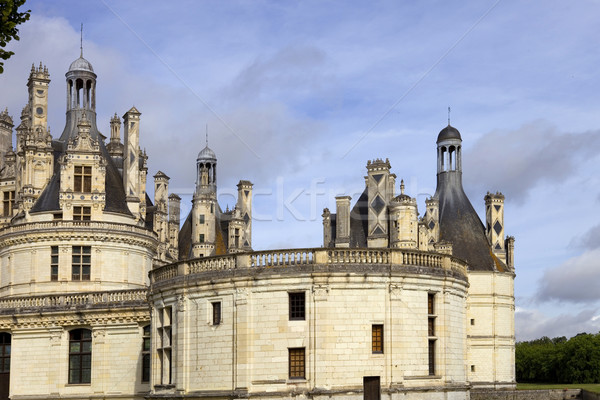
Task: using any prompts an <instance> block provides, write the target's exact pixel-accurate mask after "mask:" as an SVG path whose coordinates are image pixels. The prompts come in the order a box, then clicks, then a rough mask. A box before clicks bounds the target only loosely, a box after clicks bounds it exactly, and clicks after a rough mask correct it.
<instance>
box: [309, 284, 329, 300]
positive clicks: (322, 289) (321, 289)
mask: <svg viewBox="0 0 600 400" xmlns="http://www.w3.org/2000/svg"><path fill="white" fill-rule="evenodd" d="M312 292H313V295H314V297H315V300H317V301H321V300H327V296H328V295H329V285H314V286H313V288H312Z"/></svg>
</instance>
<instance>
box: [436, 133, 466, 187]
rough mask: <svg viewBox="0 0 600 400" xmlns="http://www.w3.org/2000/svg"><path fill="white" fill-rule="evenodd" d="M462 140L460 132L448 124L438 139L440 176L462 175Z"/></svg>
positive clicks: (438, 171) (438, 170) (438, 169)
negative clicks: (448, 174)
mask: <svg viewBox="0 0 600 400" xmlns="http://www.w3.org/2000/svg"><path fill="white" fill-rule="evenodd" d="M461 148H462V139H461V137H460V132H459V131H458V129H456V128H455V127H453V126H451V125H450V124H448V126H447V127H445V128H444V129H442V130H441V131H440V133H439V135H438V138H437V152H438V153H437V159H438V168H437V173H438V175H439V174H441V173H444V172H458V173H459V174H460V173H462V149H461Z"/></svg>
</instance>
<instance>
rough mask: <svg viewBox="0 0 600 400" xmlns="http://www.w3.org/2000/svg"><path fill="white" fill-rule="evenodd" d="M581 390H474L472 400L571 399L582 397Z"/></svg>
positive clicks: (593, 399) (592, 399)
mask: <svg viewBox="0 0 600 400" xmlns="http://www.w3.org/2000/svg"><path fill="white" fill-rule="evenodd" d="M581 392H582V391H581V389H558V390H472V391H471V400H571V399H581V398H582V397H581ZM596 399H597V397H596V398H593V397H592V398H591V400H596Z"/></svg>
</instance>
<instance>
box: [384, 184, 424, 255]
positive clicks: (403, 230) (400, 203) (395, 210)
mask: <svg viewBox="0 0 600 400" xmlns="http://www.w3.org/2000/svg"><path fill="white" fill-rule="evenodd" d="M389 214H390V223H389V225H390V226H389V229H390V247H401V248H410V249H415V248H417V245H418V243H419V241H418V233H419V231H418V223H419V220H418V212H417V200H416V199H413V198H412V197H410V196H408V195H407V194H404V181H401V183H400V194H399V195H398V196H397V197H395V198H393V199H392V201H391V202H390V206H389Z"/></svg>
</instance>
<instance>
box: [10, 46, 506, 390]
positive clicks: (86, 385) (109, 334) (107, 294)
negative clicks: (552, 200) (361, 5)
mask: <svg viewBox="0 0 600 400" xmlns="http://www.w3.org/2000/svg"><path fill="white" fill-rule="evenodd" d="M96 79H97V76H96V74H95V73H94V69H93V67H92V65H91V63H90V62H89V61H87V60H86V59H85V58H84V57H83V52H82V54H81V56H80V57H79V58H78V59H76V60H75V61H74V62H73V63H71V65H70V67H69V70H68V71H67V73H66V89H67V90H66V123H65V128H64V130H63V132H62V134H61V135H60V137H57V138H54V137H53V136H52V135H51V133H50V131H49V129H48V126H47V110H48V88H49V83H50V75H49V73H48V70H47V68H46V67H44V66H42V65H41V64H40V66H39V67H32V69H31V73H30V75H29V80H28V82H27V87H28V94H29V97H28V103H27V105H26V106H25V108H24V109H23V111H22V113H21V121H20V123H19V125H18V126H17V128H16V146H15V147H14V148H13V143H12V138H13V128H14V121H13V120H12V118H11V117H10V116H9V114H8V111H4V112H2V113H0V153H1V154H2V157H1V159H0V160H1V161H0V163H1V164H0V191H1V192H2V193H1V197H2V202H0V216H1V217H0V399H6V398H9V397H10V398H11V399H22V400H33V399H36V400H37V399H41V398H43V399H58V398H71V399H84V398H85V399H91V398H102V399H111V398H114V399H117V398H118V399H134V398H135V399H141V398H143V397H146V398H175V397H177V398H182V397H185V398H237V397H244V398H246V397H248V398H257V399H258V398H261V399H262V398H290V397H301V398H305V397H312V398H323V399H325V398H332V397H333V398H356V399H359V398H361V397H363V398H365V399H379V398H380V397H381V396H384V397H387V398H403V399H404V398H406V399H422V398H427V399H438V398H439V399H442V398H443V399H446V398H452V399H468V398H469V393H470V391H471V390H474V389H476V388H478V387H481V388H495V389H502V388H513V387H514V385H515V373H514V294H513V291H514V290H513V280H514V261H513V251H514V239H513V238H511V237H508V238H505V237H504V218H503V215H504V197H503V196H502V195H501V194H499V193H497V194H489V193H488V195H487V196H486V197H485V204H486V223H487V227H484V226H483V225H482V223H481V221H480V220H479V217H478V216H477V214H476V213H475V211H474V209H473V207H472V205H471V203H470V202H469V200H468V198H467V197H466V195H465V193H464V191H463V189H462V182H461V176H462V162H461V158H462V153H461V143H462V141H461V136H460V133H459V132H458V130H456V129H455V128H453V127H451V126H448V127H446V128H444V129H443V130H442V131H441V132H440V134H439V136H438V139H437V159H438V184H437V191H436V193H435V195H434V196H433V197H432V198H430V199H428V200H427V201H426V210H425V214H424V216H423V217H422V218H419V217H418V211H417V203H416V200H415V199H414V198H411V197H410V196H409V195H408V194H406V193H404V185H403V184H401V185H400V188H401V192H400V194H399V195H396V193H395V187H396V182H395V178H396V176H395V175H394V174H393V173H391V172H390V169H391V166H390V163H389V161H387V160H386V161H383V160H379V159H378V160H374V161H371V162H369V163H368V164H367V176H366V177H365V183H366V184H365V190H364V192H363V193H362V195H361V196H360V197H359V198H358V199H356V201H355V204H354V206H353V207H351V204H352V199H351V198H350V197H348V196H340V197H337V198H336V212H335V213H331V212H330V211H329V210H327V209H325V210H324V212H323V247H322V248H309V249H305V248H299V249H290V250H270V251H253V250H252V187H253V185H252V183H251V182H249V181H245V180H242V181H240V182H239V184H238V199H237V203H236V205H235V207H234V208H233V209H232V210H226V211H225V212H224V211H223V210H222V209H221V207H220V206H219V204H218V202H217V157H216V155H215V153H214V152H213V151H212V150H211V149H210V148H208V146H206V147H205V148H204V149H203V150H202V151H200V153H199V154H198V158H197V162H196V176H197V178H196V184H195V187H196V189H195V192H194V194H193V199H192V209H191V211H190V213H189V215H188V216H187V217H186V218H185V220H184V222H183V224H181V221H180V215H179V214H180V201H181V199H180V197H179V196H177V195H176V194H174V193H169V187H168V186H169V177H168V176H167V175H166V174H165V173H163V172H160V171H158V172H157V173H156V174H155V175H154V176H153V178H154V199H150V197H149V196H148V195H147V194H146V190H145V188H146V181H147V173H148V171H147V155H146V154H145V152H143V151H141V149H140V137H143V134H142V132H143V130H141V129H140V125H141V121H142V119H141V113H140V112H139V111H138V110H137V109H136V108H135V107H132V108H131V109H130V110H128V111H127V112H125V113H124V115H123V117H122V124H121V118H119V117H118V116H117V114H115V115H114V117H113V118H112V119H111V120H110V126H109V128H110V138H109V139H108V138H107V137H105V136H104V135H102V133H100V131H99V129H98V127H97V124H96V111H95V110H96ZM121 126H122V127H123V141H121Z"/></svg>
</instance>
